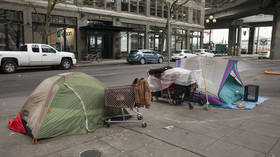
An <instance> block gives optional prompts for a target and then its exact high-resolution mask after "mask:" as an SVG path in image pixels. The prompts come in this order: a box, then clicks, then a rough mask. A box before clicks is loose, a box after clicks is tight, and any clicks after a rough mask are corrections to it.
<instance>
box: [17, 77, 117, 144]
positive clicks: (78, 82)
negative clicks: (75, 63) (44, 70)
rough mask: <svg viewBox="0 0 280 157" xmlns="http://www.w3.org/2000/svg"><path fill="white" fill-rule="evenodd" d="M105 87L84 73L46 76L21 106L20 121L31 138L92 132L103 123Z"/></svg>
mask: <svg viewBox="0 0 280 157" xmlns="http://www.w3.org/2000/svg"><path fill="white" fill-rule="evenodd" d="M104 90H105V87H104V85H103V84H102V83H101V82H99V81H98V80H97V79H95V78H93V77H91V76H89V75H86V74H84V73H79V72H72V73H65V74H59V75H56V76H53V77H50V78H47V79H46V80H44V81H43V82H42V83H41V84H40V85H39V86H38V87H37V88H36V89H35V90H34V91H33V92H32V94H31V95H30V96H29V98H28V99H27V101H26V103H25V104H24V106H23V108H22V109H21V112H20V113H21V117H22V120H23V121H24V123H25V126H26V128H28V129H27V130H29V131H28V132H29V134H30V135H31V136H32V137H33V138H34V139H42V138H49V137H56V136H65V135H73V134H84V133H87V132H89V131H93V130H95V129H97V128H99V127H102V126H103V120H104V116H105V110H104ZM106 114H107V115H108V114H112V112H110V110H109V111H108V110H107V111H106Z"/></svg>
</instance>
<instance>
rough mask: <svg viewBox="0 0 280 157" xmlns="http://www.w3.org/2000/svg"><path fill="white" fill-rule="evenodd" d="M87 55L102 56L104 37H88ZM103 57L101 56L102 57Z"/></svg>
mask: <svg viewBox="0 0 280 157" xmlns="http://www.w3.org/2000/svg"><path fill="white" fill-rule="evenodd" d="M88 41H89V42H88V53H89V54H96V53H101V54H103V50H104V35H102V34H98V33H97V32H96V33H93V34H89V35H88ZM102 56H103V55H102Z"/></svg>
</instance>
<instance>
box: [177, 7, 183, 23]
mask: <svg viewBox="0 0 280 157" xmlns="http://www.w3.org/2000/svg"><path fill="white" fill-rule="evenodd" d="M177 14H178V20H179V21H183V8H182V7H180V8H178V10H177Z"/></svg>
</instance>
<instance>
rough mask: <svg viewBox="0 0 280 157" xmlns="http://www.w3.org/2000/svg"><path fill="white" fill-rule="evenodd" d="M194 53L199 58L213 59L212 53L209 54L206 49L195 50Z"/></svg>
mask: <svg viewBox="0 0 280 157" xmlns="http://www.w3.org/2000/svg"><path fill="white" fill-rule="evenodd" d="M194 53H195V54H196V55H199V56H207V57H214V53H212V52H210V50H208V49H197V50H195V51H194Z"/></svg>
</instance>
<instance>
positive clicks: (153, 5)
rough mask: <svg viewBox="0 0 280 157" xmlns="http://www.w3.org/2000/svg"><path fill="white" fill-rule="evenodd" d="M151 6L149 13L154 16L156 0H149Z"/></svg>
mask: <svg viewBox="0 0 280 157" xmlns="http://www.w3.org/2000/svg"><path fill="white" fill-rule="evenodd" d="M150 3H151V4H150V5H151V7H150V15H151V16H156V0H151V2H150Z"/></svg>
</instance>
